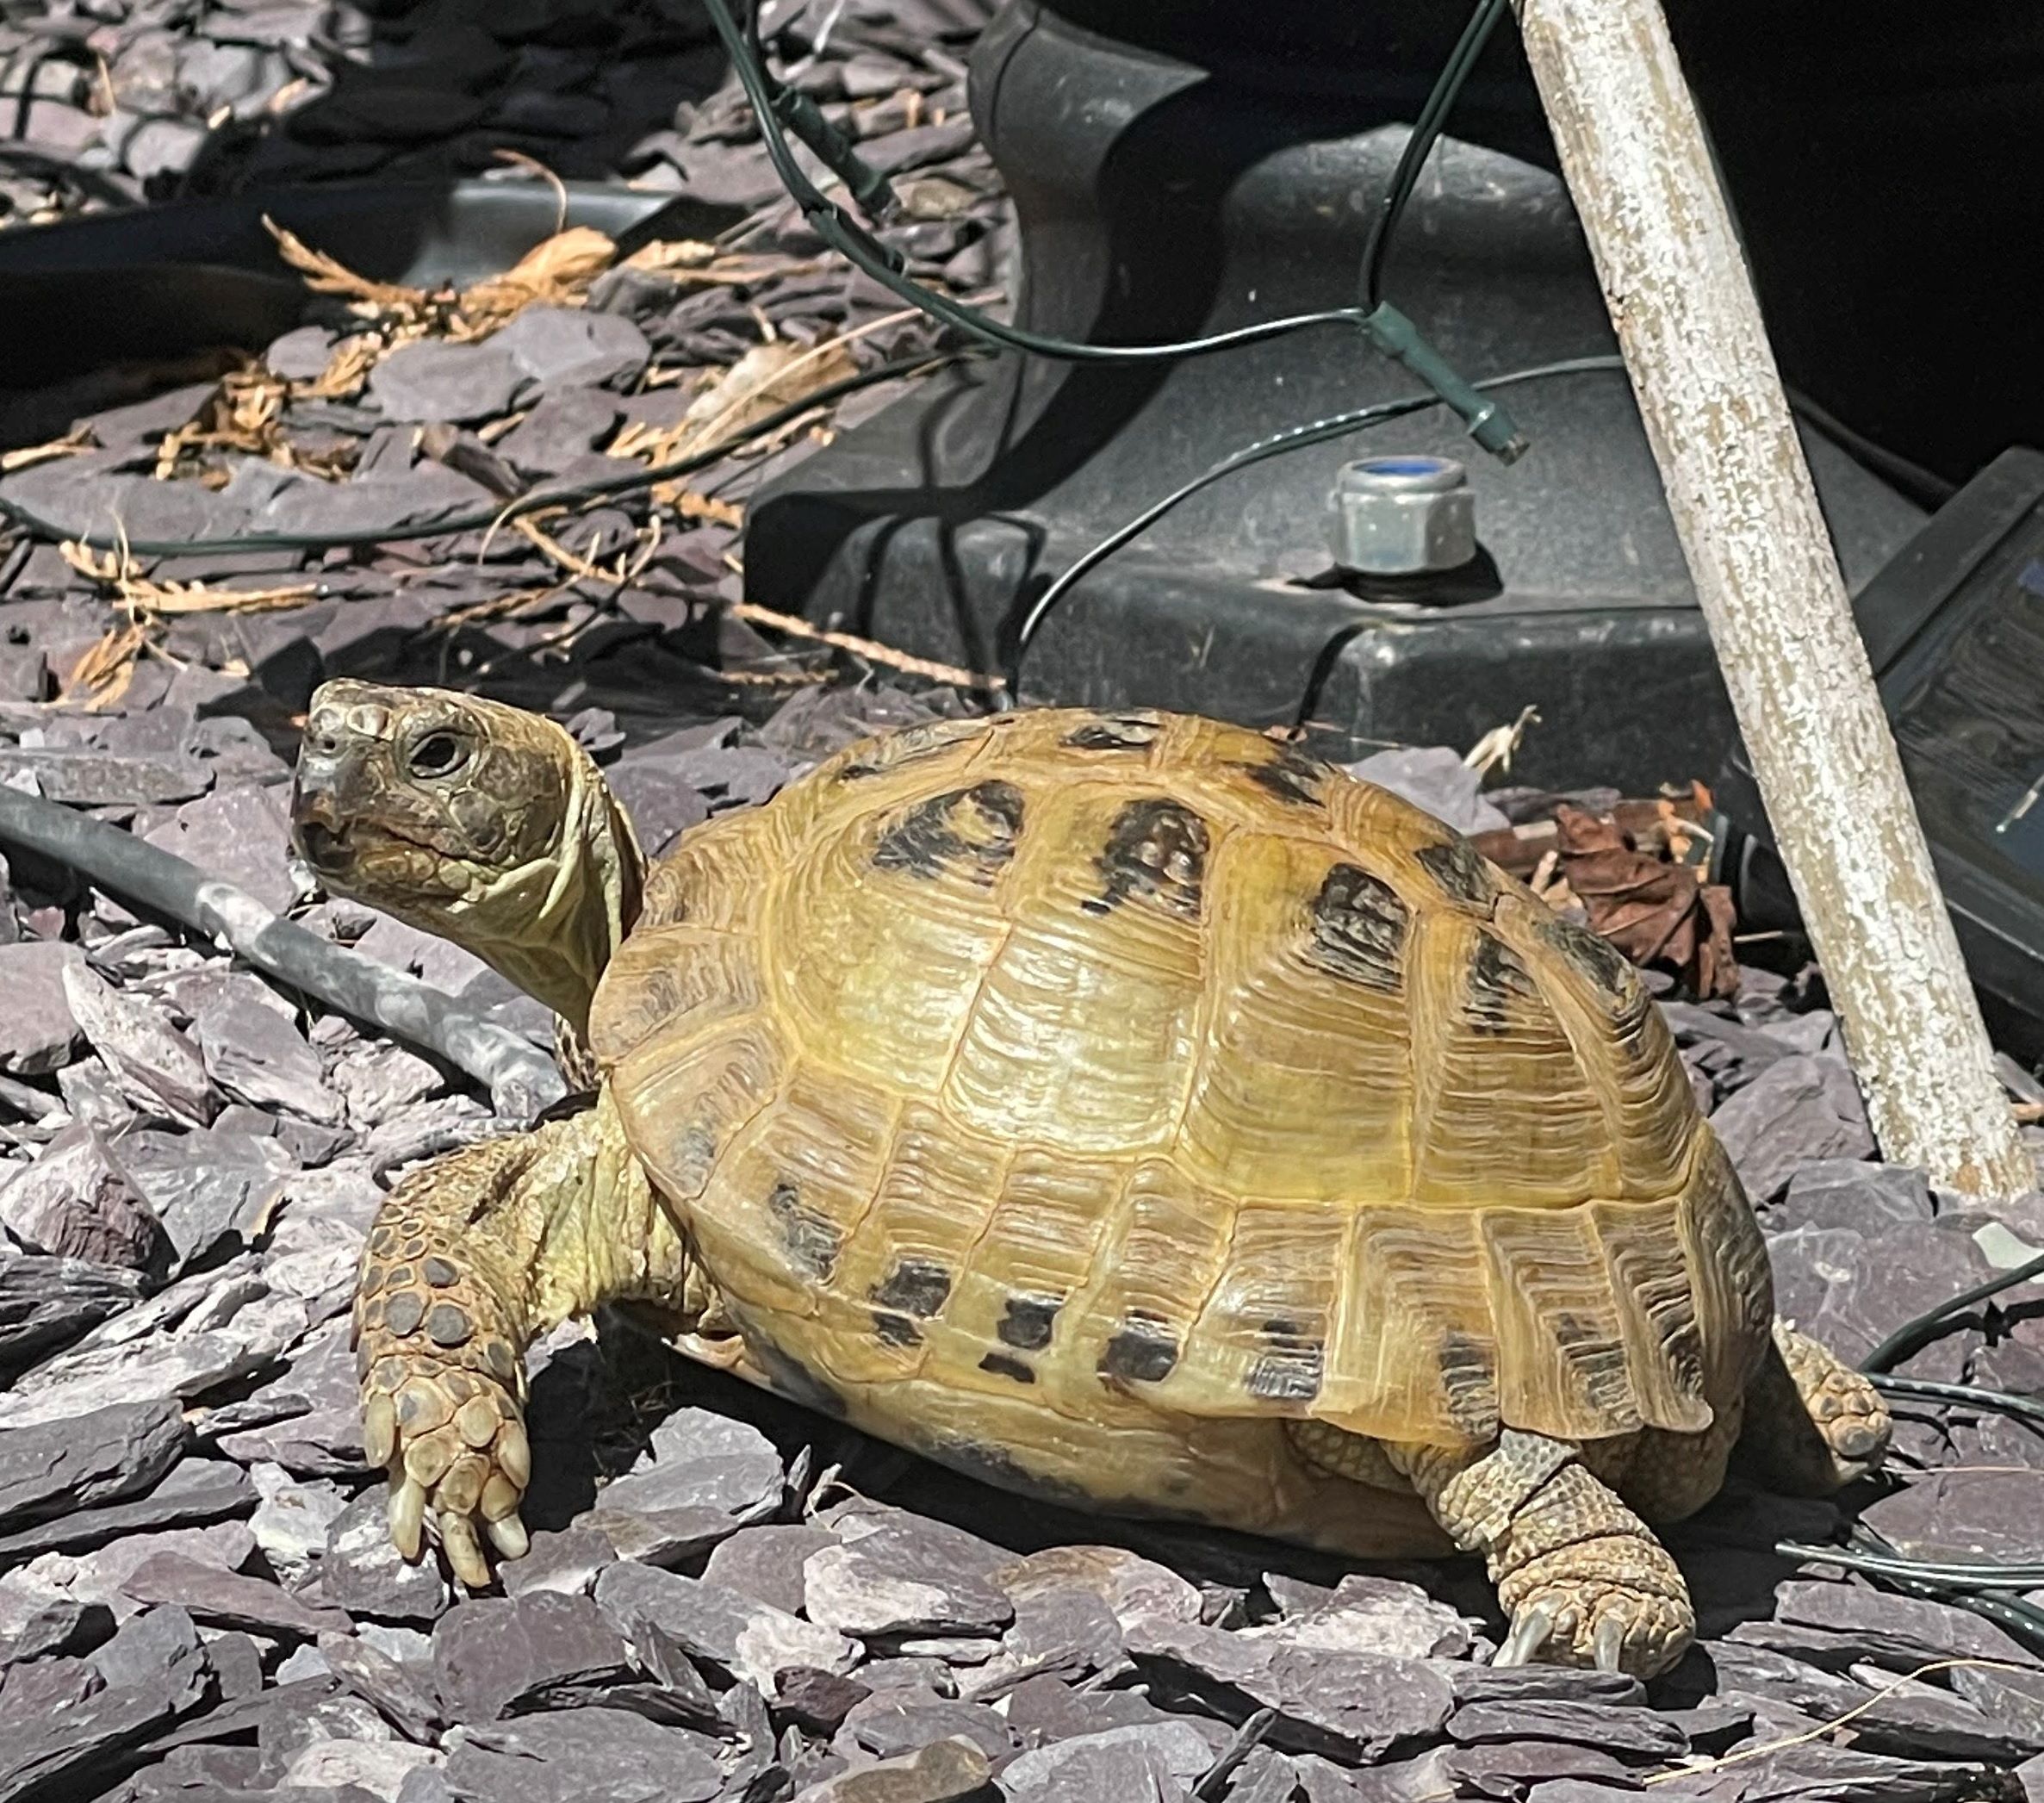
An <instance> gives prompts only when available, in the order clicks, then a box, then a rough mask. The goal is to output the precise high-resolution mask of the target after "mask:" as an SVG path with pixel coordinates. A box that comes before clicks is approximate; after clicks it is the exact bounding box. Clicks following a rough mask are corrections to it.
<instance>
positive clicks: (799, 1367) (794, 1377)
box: [745, 1334, 846, 1421]
mask: <svg viewBox="0 0 2044 1803" xmlns="http://www.w3.org/2000/svg"><path fill="white" fill-rule="evenodd" d="M745 1349H746V1351H747V1352H750V1353H751V1354H752V1356H753V1357H754V1358H755V1359H757V1360H758V1361H759V1366H760V1369H761V1371H763V1372H764V1373H765V1374H766V1377H767V1383H770V1384H771V1385H773V1389H774V1390H775V1391H776V1392H777V1393H778V1394H780V1395H781V1396H786V1398H787V1399H788V1401H789V1402H795V1403H798V1404H800V1406H801V1407H803V1408H813V1409H815V1410H816V1412H817V1414H827V1415H829V1416H830V1417H831V1419H832V1420H834V1421H842V1420H843V1419H844V1417H845V1413H846V1410H845V1400H844V1398H843V1397H842V1396H839V1395H838V1393H837V1392H836V1390H833V1389H832V1388H831V1387H830V1385H829V1384H828V1383H825V1382H824V1381H823V1379H822V1378H821V1377H818V1376H817V1374H816V1373H815V1372H814V1371H811V1370H810V1368H809V1367H808V1366H807V1365H805V1364H803V1362H802V1361H801V1360H800V1359H799V1358H796V1357H795V1356H794V1354H793V1353H792V1352H783V1351H782V1350H781V1348H780V1347H779V1346H775V1345H774V1344H773V1341H772V1340H762V1339H761V1338H760V1337H759V1336H758V1335H757V1334H747V1335H746V1336H745Z"/></svg>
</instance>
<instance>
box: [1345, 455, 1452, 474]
mask: <svg viewBox="0 0 2044 1803" xmlns="http://www.w3.org/2000/svg"><path fill="white" fill-rule="evenodd" d="M1363 467H1364V469H1367V470H1368V471H1369V472H1370V474H1371V475H1372V476H1438V475H1439V474H1440V473H1441V472H1442V471H1443V470H1444V469H1446V468H1447V467H1448V465H1447V464H1446V463H1444V462H1443V461H1442V460H1441V459H1440V458H1439V457H1369V458H1366V459H1365V460H1364V464H1363Z"/></svg>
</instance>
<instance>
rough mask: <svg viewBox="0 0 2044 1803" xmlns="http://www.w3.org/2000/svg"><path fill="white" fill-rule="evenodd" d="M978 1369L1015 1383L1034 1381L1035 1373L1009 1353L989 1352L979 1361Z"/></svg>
mask: <svg viewBox="0 0 2044 1803" xmlns="http://www.w3.org/2000/svg"><path fill="white" fill-rule="evenodd" d="M979 1369H980V1370H981V1371H991V1372H992V1373H993V1374H994V1376H995V1377H1012V1378H1014V1379H1015V1381H1016V1383H1034V1382H1035V1381H1036V1373H1035V1372H1034V1371H1032V1370H1030V1368H1029V1367H1028V1365H1027V1364H1026V1363H1025V1362H1024V1361H1023V1360H1022V1359H1020V1358H1016V1357H1015V1355H1014V1354H1013V1353H1011V1352H989V1353H988V1354H987V1355H986V1357H985V1358H982V1359H981V1360H980V1361H979Z"/></svg>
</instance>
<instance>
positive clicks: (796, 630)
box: [718, 601, 1007, 691]
mask: <svg viewBox="0 0 2044 1803" xmlns="http://www.w3.org/2000/svg"><path fill="white" fill-rule="evenodd" d="M718 606H721V607H722V608H723V609H724V612H726V613H728V614H730V616H731V617H732V618H733V619H742V620H746V621H748V622H749V623H750V624H751V625H755V626H767V627H771V628H772V629H773V631H776V632H785V633H786V634H787V636H788V637H791V638H806V639H810V640H812V641H813V642H814V643H817V644H822V645H829V647H830V648H831V649H832V650H836V651H848V652H849V653H850V654H851V655H852V656H854V657H863V658H864V659H865V660H866V661H867V662H868V663H881V664H885V665H886V667H887V668H889V669H892V670H904V671H906V672H907V673H908V674H909V675H911V676H925V677H928V678H929V681H932V682H947V683H950V684H951V685H952V686H953V687H957V688H972V689H980V690H983V691H985V690H996V689H1002V688H1005V687H1007V684H1006V683H1005V682H1003V681H1002V680H1001V678H1000V677H998V676H982V675H979V673H978V672H977V671H975V670H966V669H960V668H959V667H958V666H957V665H956V664H950V663H938V662H935V660H934V659H932V658H929V657H917V656H914V655H912V654H911V653H910V652H907V651H898V650H895V649H894V647H893V646H892V645H884V644H882V643H879V641H878V640H877V639H872V638H860V637H858V636H857V635H856V634H855V633H851V632H833V631H829V630H827V629H826V628H824V627H823V626H817V625H811V623H810V622H809V621H807V620H805V619H800V618H798V616H797V615H795V614H792V613H779V612H775V611H774V610H773V608H771V607H762V606H760V605H759V604H758V603H757V602H756V601H722V602H719V603H718Z"/></svg>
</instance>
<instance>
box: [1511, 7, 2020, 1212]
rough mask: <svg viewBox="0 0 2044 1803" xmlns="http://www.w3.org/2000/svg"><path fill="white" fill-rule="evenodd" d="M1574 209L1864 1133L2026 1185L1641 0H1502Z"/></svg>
mask: <svg viewBox="0 0 2044 1803" xmlns="http://www.w3.org/2000/svg"><path fill="white" fill-rule="evenodd" d="M1517 3H1518V6H1519V24H1520V28H1521V31H1522V32H1523V34H1524V36H1525V48H1526V56H1527V59H1528V60H1529V61H1530V63H1531V65H1532V71H1533V76H1534V78H1535V80H1536V81H1537V82H1538V84H1539V89H1540V96H1541V99H1542V101H1543V103H1544V105H1545V107H1546V110H1547V118H1548V123H1549V125H1550V127H1552V129H1553V132H1554V138H1555V144H1556V148H1557V149H1558V150H1559V152H1560V153H1561V163H1562V170H1563V174H1564V175H1565V177H1567V179H1568V183H1569V191H1570V193H1571V194H1572V195H1573V196H1574V198H1575V208H1576V211H1577V213H1578V214H1579V215H1580V216H1581V220H1582V224H1583V228H1584V231H1585V232H1586V233H1587V235H1588V239H1589V244H1590V249H1591V252H1592V254H1593V255H1594V258H1595V259H1596V264H1597V270H1598V274H1599V277H1600V278H1601V280H1602V283H1603V286H1604V294H1605V299H1606V302H1608V303H1609V306H1610V308H1611V317H1612V323H1613V325H1614V326H1616V327H1617V329H1618V343H1619V346H1620V348H1621V350H1622V351H1624V353H1625V364H1626V367H1627V369H1628V370H1629V371H1630V372H1631V380H1632V386H1633V391H1634V393H1635V394H1636V395H1637V397H1638V401H1639V410H1640V413H1641V415H1642V416H1643V419H1644V420H1645V422H1646V429H1647V436H1648V438H1649V440H1650V441H1651V442H1652V445H1653V449H1654V457H1655V459H1656V462H1657V463H1659V464H1660V466H1661V480H1662V485H1663V486H1664V487H1665V488H1666V489H1667V492H1668V507H1669V508H1670V510H1671V511H1672V513H1674V523H1675V529H1676V532H1678V533H1679V535H1680V536H1681V543H1682V550H1683V554H1684V556H1686V557H1687V561H1688V564H1689V570H1690V575H1691V576H1692V578H1693V581H1694V582H1695V584H1696V592H1697V598H1698V600H1699V602H1700V603H1701V604H1702V607H1703V613H1704V619H1705V622H1706V623H1707V624H1708V625H1709V627H1710V631H1711V637H1712V642H1713V643H1714V644H1715V645H1716V647H1717V651H1718V662H1719V664H1720V666H1721V667H1722V668H1723V669H1724V680H1725V683H1726V686H1727V687H1728V688H1729V689H1730V693H1731V702H1732V707H1733V710H1734V712H1736V715H1737V717H1738V722H1739V728H1740V731H1741V732H1742V734H1743V737H1744V738H1745V742H1746V745H1747V748H1748V749H1749V753H1750V755H1751V756H1752V759H1753V763H1754V774H1755V776H1756V777H1757V778H1758V780H1759V782H1760V787H1761V794H1762V795H1763V796H1764V797H1765V799H1766V801H1767V806H1768V816H1769V818H1770V819H1771V820H1772V822H1773V824H1774V831H1775V834H1776V836H1777V838H1778V840H1779V842H1780V851H1781V857H1782V861H1783V862H1784V863H1785V864H1786V866H1787V867H1788V874H1789V878H1790V880H1791V881H1792V883H1793V884H1794V886H1795V890H1796V895H1797V898H1798V899H1799V902H1800V903H1801V905H1802V913H1803V919H1804V921H1805V923H1806V925H1807V927H1808V929H1809V932H1810V937H1811V944H1812V946H1813V948H1815V950H1816V952H1817V957H1818V959H1819V960H1820V961H1822V963H1823V970H1824V976H1825V979H1826V981H1827V982H1828V983H1829V985H1830V992H1831V995H1832V998H1833V999H1834V1000H1835V1001H1836V1004H1837V1007H1838V1013H1839V1017H1840V1020H1841V1022H1842V1025H1843V1027H1844V1031H1845V1040H1846V1046H1847V1048H1848V1051H1849V1052H1850V1054H1851V1056H1852V1061H1853V1066H1854V1069H1855V1072H1856V1073H1857V1075H1858V1078H1859V1081H1860V1085H1861V1090H1862V1091H1863V1092H1864V1093H1865V1095H1866V1097H1867V1112H1868V1115H1869V1116H1870V1118H1871V1120H1872V1122H1873V1130H1874V1133H1875V1135H1877V1136H1878V1138H1879V1141H1880V1146H1881V1150H1882V1152H1883V1153H1884V1154H1885V1155H1886V1157H1888V1158H1889V1159H1891V1160H1896V1161H1898V1162H1902V1163H1906V1164H1911V1165H1920V1166H1923V1168H1924V1169H1925V1170H1926V1171H1928V1172H1929V1176H1930V1179H1931V1181H1932V1182H1933V1183H1935V1184H1941V1185H1943V1186H1945V1187H1947V1188H1950V1189H1954V1190H1959V1191H1966V1192H1967V1193H1970V1194H1973V1195H1979V1196H2011V1195H2016V1194H2019V1193H2021V1192H2022V1191H2026V1190H2028V1189H2032V1188H2034V1187H2035V1174H2034V1172H2033V1171H2032V1168H2031V1165H2030V1160H2029V1158H2028V1154H2027V1153H2026V1152H2025V1151H2024V1148H2023V1146H2022V1141H2020V1139H2019V1138H2018V1137H2017V1134H2016V1123H2015V1120H2014V1118H2013V1116H2012V1115H2011V1113H2010V1107H2009V1104H2008V1102H2007V1100H2006V1098H2005V1097H2004V1095H2003V1093H2002V1090H2001V1085H2000V1084H1999V1083H1998V1082H1997V1079H1996V1077H1995V1074H1994V1068H1993V1054H1992V1051H1991V1048H1990V1046H1989V1043H1988V1039H1987V1031H1986V1028H1985V1024H1984V1023H1983V1022H1982V1020H1981V1017H1980V1010H1979V1003H1978V1002H1977V1000H1976V999H1975V998H1974V995H1973V988H1972V985H1970V984H1969V982H1968V981H1967V979H1966V965H1965V962H1964V961H1963V960H1962V959H1961V957H1960V951H1959V942H1958V939H1957V936H1955V935H1954V932H1953V930H1952V923H1951V917H1950V916H1949V915H1948V913H1947V912H1946V911H1945V905H1944V900H1943V898H1942V896H1941V893H1940V892H1939V888H1938V883H1937V878H1936V874H1935V872H1934V871H1933V869H1932V867H1931V863H1930V854H1929V849H1928V848H1927V847H1926V845H1925V844H1924V842H1923V828H1922V825H1921V824H1920V823H1919V822H1918V820H1917V811H1916V807H1915V805H1914V803H1913V802H1912V801H1911V799H1910V793H1909V789H1908V786H1907V784H1906V783H1905V782H1904V778H1903V772H1902V762H1901V759H1900V757H1899V756H1898V755H1897V752H1896V749H1895V742H1894V738H1893V736H1892V733H1891V732H1890V731H1889V728H1888V721H1887V717H1886V713H1885V712H1883V710H1882V707H1881V704H1880V698H1879V693H1877V691H1876V690H1875V687H1874V683H1873V668H1872V666H1871V665H1870V664H1869V662H1868V661H1867V650H1866V647H1865V646H1864V645H1862V644H1861V642H1860V637H1859V633H1858V631H1857V630H1856V629H1855V625H1854V622H1853V616H1852V609H1851V606H1850V604H1849V602H1848V598H1847V594H1846V589H1845V583H1844V580H1843V578H1842V576H1841V575H1840V574H1839V569H1838V563H1837V558H1836V555H1835V553H1834V552H1833V550H1832V548H1831V541H1830V534H1829V533H1828V532H1827V531H1826V530H1825V527H1824V522H1823V515H1822V514H1821V513H1819V511H1818V508H1817V491H1816V489H1815V488H1814V487H1813V486H1812V485H1811V479H1810V470H1809V467H1808V465H1807V464H1806V463H1805V461H1804V458H1803V450H1802V446H1801V445H1800V443H1799V441H1798V439H1797V437H1796V433H1795V429H1794V426H1793V424H1792V420H1791V418H1790V414H1789V408H1788V402H1787V400H1786V396H1785V395H1783V393H1782V389H1781V379H1780V374H1779V372H1778V371H1777V370H1776V368H1775V364H1774V352H1773V350H1772V349H1771V347H1770V346H1769V344H1768V334H1767V329H1766V327H1765V326H1764V325H1763V324H1762V323H1761V314H1760V305H1759V302H1758V301H1757V300H1756V299H1755V295H1754V291H1753V285H1752V282H1751V280H1750V278H1749V275H1748V272H1747V270H1746V265H1745V262H1744V259H1743V257H1742V255H1741V253H1740V251H1739V246H1738V244H1737V241H1736V239H1735V237H1734V235H1733V231H1732V223H1731V219H1730V214H1729V212H1728V210H1727V208H1726V207H1725V203H1724V195H1723V193H1722V192H1721V191H1720V190H1719V188H1718V179H1717V175H1716V172H1715V171H1714V169H1713V167H1712V161H1711V157H1710V153H1709V151H1708V148H1707V146H1706V143H1705V138H1704V134H1703V129H1702V126H1701V123H1700V121H1699V119H1698V116H1697V111H1696V104H1695V101H1694V99H1693V96H1691V94H1690V92H1689V87H1688V84H1687V82H1686V81H1685V80H1684V79H1683V77H1682V71H1681V65H1680V64H1679V63H1678V62H1677V61H1676V59H1675V52H1674V45H1673V43H1672V42H1671V41H1670V40H1669V38H1668V22H1667V19H1666V18H1665V16H1663V14H1662V8H1661V0H1517Z"/></svg>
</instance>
